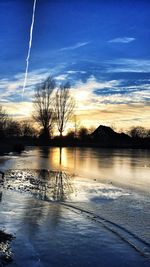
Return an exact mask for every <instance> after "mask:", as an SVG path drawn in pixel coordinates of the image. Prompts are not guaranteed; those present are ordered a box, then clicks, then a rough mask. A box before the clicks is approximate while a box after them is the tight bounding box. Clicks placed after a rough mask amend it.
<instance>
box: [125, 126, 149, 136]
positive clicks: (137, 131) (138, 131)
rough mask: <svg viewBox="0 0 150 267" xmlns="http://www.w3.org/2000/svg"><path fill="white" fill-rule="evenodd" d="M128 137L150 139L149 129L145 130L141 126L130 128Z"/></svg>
mask: <svg viewBox="0 0 150 267" xmlns="http://www.w3.org/2000/svg"><path fill="white" fill-rule="evenodd" d="M128 133H129V135H130V136H131V137H133V138H146V137H150V129H146V128H144V127H142V126H135V127H131V129H130V130H129V132H128Z"/></svg>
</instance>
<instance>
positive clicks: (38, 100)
mask: <svg viewBox="0 0 150 267" xmlns="http://www.w3.org/2000/svg"><path fill="white" fill-rule="evenodd" d="M55 86H56V85H55V81H54V80H53V78H52V77H48V78H47V79H46V80H45V81H44V82H42V83H41V84H39V85H38V86H37V87H36V90H35V96H34V109H35V113H34V115H33V118H34V120H35V121H36V122H38V123H39V124H40V126H41V127H42V131H41V132H42V134H41V135H42V136H43V137H44V139H48V138H49V137H50V132H51V130H52V127H53V122H54V116H53V115H54V114H53V109H52V101H53V100H52V92H53V90H54V88H55Z"/></svg>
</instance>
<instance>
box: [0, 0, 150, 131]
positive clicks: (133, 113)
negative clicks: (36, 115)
mask: <svg viewBox="0 0 150 267" xmlns="http://www.w3.org/2000/svg"><path fill="white" fill-rule="evenodd" d="M32 8H33V1H32V0H8V1H7V0H5V1H3V0H0V36H1V38H0V51H1V56H0V101H1V103H2V105H3V106H5V107H6V108H7V109H8V111H9V113H11V114H12V115H15V116H18V117H19V116H28V115H29V110H32V106H31V102H32V96H33V92H34V88H35V85H36V83H37V82H39V81H41V79H44V78H45V77H47V76H48V75H49V74H52V75H53V76H54V77H55V78H56V80H57V81H58V82H64V81H66V80H69V81H70V83H71V84H72V89H71V90H72V93H73V94H74V96H75V98H76V100H77V102H78V103H77V111H76V112H77V115H78V116H79V117H80V120H81V121H82V122H83V124H88V125H96V126H98V125H99V124H100V123H103V124H106V125H112V124H114V125H117V127H120V128H121V127H125V126H126V127H129V126H131V125H143V126H148V122H149V121H148V120H149V112H150V110H149V92H150V19H149V18H150V1H148V0H147V1H146V0H141V1H140V0H136V1H135V0H134V1H132V0H122V1H119V0H114V1H111V0H108V1H106V0H105V1H103V0H82V1H81V0H80V1H79V0H37V4H36V12H35V23H34V29H33V42H32V49H31V56H30V62H29V74H28V81H27V87H26V89H25V94H24V98H23V99H22V86H23V79H24V72H25V66H26V57H27V51H28V43H29V32H30V25H31V19H32ZM89 111H90V115H91V116H89Z"/></svg>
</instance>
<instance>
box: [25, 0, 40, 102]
mask: <svg viewBox="0 0 150 267" xmlns="http://www.w3.org/2000/svg"><path fill="white" fill-rule="evenodd" d="M36 1H37V0H34V4H33V13H32V23H31V28H30V39H29V48H28V54H27V58H26V71H25V76H24V83H23V89H22V98H23V96H24V90H25V88H26V83H27V76H28V68H29V59H30V53H31V47H32V35H33V27H34V17H35V7H36Z"/></svg>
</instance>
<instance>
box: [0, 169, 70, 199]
mask: <svg viewBox="0 0 150 267" xmlns="http://www.w3.org/2000/svg"><path fill="white" fill-rule="evenodd" d="M72 177H73V176H72V175H71V174H69V173H67V172H64V171H62V170H60V171H49V170H46V169H41V170H26V169H23V170H9V171H7V172H6V173H5V181H4V187H5V188H9V189H15V190H19V191H21V192H28V193H31V194H32V195H34V196H35V197H36V198H38V199H42V200H47V201H65V200H66V199H67V198H68V197H69V195H70V194H71V193H73V191H74V190H73V187H72V183H71V179H72Z"/></svg>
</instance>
